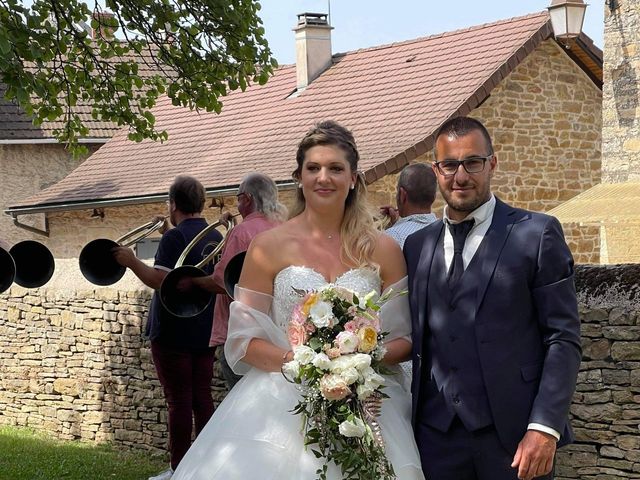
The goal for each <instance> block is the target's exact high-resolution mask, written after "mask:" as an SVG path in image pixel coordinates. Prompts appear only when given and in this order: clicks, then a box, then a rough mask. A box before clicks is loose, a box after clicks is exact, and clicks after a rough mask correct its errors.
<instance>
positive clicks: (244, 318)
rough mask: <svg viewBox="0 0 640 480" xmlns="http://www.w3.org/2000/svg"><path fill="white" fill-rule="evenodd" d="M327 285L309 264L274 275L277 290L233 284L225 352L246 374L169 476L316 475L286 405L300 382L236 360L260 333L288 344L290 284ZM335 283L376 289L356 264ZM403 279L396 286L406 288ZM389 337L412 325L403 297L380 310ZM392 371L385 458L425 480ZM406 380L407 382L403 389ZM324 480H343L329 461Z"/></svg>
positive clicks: (204, 479)
mask: <svg viewBox="0 0 640 480" xmlns="http://www.w3.org/2000/svg"><path fill="white" fill-rule="evenodd" d="M326 284H327V281H326V280H325V279H324V277H323V276H322V275H321V274H320V273H318V272H316V271H315V270H313V269H311V268H307V267H298V266H290V267H287V268H285V269H283V270H282V271H281V272H280V273H278V275H277V276H276V278H275V280H274V289H273V290H274V295H273V297H272V296H270V295H265V294H262V293H258V292H253V291H250V290H246V289H241V288H237V289H236V295H235V298H236V301H235V302H233V303H232V304H231V312H230V320H229V334H228V338H227V343H226V344H225V356H226V358H227V360H228V362H229V364H230V365H231V367H232V368H233V369H234V370H235V371H236V372H237V373H240V374H244V377H243V378H242V380H240V382H239V383H238V384H237V385H236V386H235V387H234V388H233V389H232V390H231V392H229V394H228V395H227V397H226V398H225V400H224V401H223V402H222V403H221V404H220V406H219V407H218V408H217V409H216V411H215V413H214V415H213V417H212V418H211V420H209V423H208V424H207V426H206V427H205V428H204V429H203V431H202V432H201V433H200V435H199V436H198V438H197V439H196V440H195V442H194V443H193V445H192V446H191V448H190V449H189V451H188V452H187V454H186V456H185V457H184V458H183V459H182V461H181V462H180V465H179V466H178V469H177V470H176V472H175V474H174V476H173V477H172V480H214V479H215V480H253V479H259V480H314V479H315V478H317V475H316V470H317V469H318V468H320V467H321V466H322V465H323V461H322V459H316V458H315V456H314V455H313V453H312V452H311V450H310V449H306V448H305V447H304V445H303V437H302V432H301V427H302V418H301V417H300V415H294V414H293V413H291V410H292V409H293V408H294V407H295V405H296V403H297V402H298V400H299V398H300V394H299V392H298V390H297V387H296V386H295V385H293V384H291V383H288V382H287V381H286V380H285V379H284V377H283V376H282V374H281V373H280V372H277V373H268V372H264V371H262V370H258V369H257V368H252V367H250V366H249V365H247V364H245V363H243V362H242V361H241V360H242V358H243V357H244V355H245V352H246V348H247V345H248V344H249V342H250V341H251V339H252V338H263V339H265V340H268V341H270V342H271V343H274V344H275V345H278V346H279V347H281V348H284V349H288V348H289V344H288V341H287V336H286V329H287V325H288V322H289V317H290V314H291V311H292V309H293V307H294V306H295V305H296V303H298V302H299V301H300V297H299V296H297V294H296V293H295V292H294V290H293V288H296V289H301V290H306V291H308V290H315V289H318V288H319V287H322V286H324V285H326ZM334 284H335V285H338V286H341V287H345V288H348V289H351V290H354V291H355V292H357V293H359V294H363V295H364V294H366V293H368V292H370V291H371V290H376V292H378V293H379V292H380V277H379V276H378V274H377V273H375V272H374V271H373V270H371V269H365V268H360V269H353V270H349V271H347V272H346V273H344V274H342V275H341V276H339V277H338V278H337V279H336V280H335V282H334ZM406 285H407V284H406V278H405V279H403V280H401V281H400V282H398V283H397V284H396V285H393V286H392V288H393V289H394V290H397V289H406ZM380 316H381V319H382V329H383V331H387V332H390V333H389V335H388V336H387V337H386V339H385V340H386V341H389V340H392V339H394V338H400V337H405V338H409V337H410V333H411V322H410V318H409V307H408V300H407V296H406V295H404V296H400V297H396V298H394V299H392V300H390V301H389V302H387V303H386V304H385V305H384V306H383V308H382V309H381V311H380ZM402 375H403V373H402V371H401V369H399V368H398V369H397V374H396V375H394V376H387V377H386V385H387V386H386V388H385V389H384V391H385V393H387V394H388V395H389V397H390V398H388V399H386V400H385V401H384V402H383V405H382V412H381V415H380V417H379V418H378V423H379V424H380V427H381V429H382V434H383V437H384V442H385V446H386V453H387V457H388V458H389V460H390V461H391V463H392V464H393V467H394V470H395V473H396V475H397V478H398V479H399V480H422V479H424V476H423V474H422V470H421V468H420V458H419V455H418V450H417V448H416V445H415V441H414V438H413V432H412V429H411V422H410V415H411V395H410V392H409V391H407V389H406V384H407V383H406V382H405V381H404V380H406V379H403V378H401V377H402ZM403 385H404V386H403ZM328 478H330V479H332V480H339V479H341V478H342V475H341V474H340V470H339V468H338V467H337V466H335V465H334V464H331V465H330V466H329V474H328Z"/></svg>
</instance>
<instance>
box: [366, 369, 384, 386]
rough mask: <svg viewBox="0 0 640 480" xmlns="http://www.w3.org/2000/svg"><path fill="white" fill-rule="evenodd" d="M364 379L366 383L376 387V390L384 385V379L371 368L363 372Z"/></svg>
mask: <svg viewBox="0 0 640 480" xmlns="http://www.w3.org/2000/svg"><path fill="white" fill-rule="evenodd" d="M362 378H363V379H364V381H365V383H369V384H371V385H373V386H374V388H378V387H379V386H380V385H384V377H383V376H382V375H379V374H377V373H376V372H375V370H374V369H373V368H371V367H369V368H367V369H365V370H364V371H363V372H362Z"/></svg>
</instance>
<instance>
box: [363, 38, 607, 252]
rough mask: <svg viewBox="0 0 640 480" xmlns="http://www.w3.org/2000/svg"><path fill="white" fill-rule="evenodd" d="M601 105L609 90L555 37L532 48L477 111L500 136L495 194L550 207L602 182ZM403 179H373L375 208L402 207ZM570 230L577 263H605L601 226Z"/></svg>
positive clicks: (436, 208) (439, 209) (522, 203)
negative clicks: (398, 200) (398, 195)
mask: <svg viewBox="0 0 640 480" xmlns="http://www.w3.org/2000/svg"><path fill="white" fill-rule="evenodd" d="M601 102H602V92H601V91H600V90H599V89H598V87H596V86H595V85H594V84H593V82H592V81H591V80H590V79H589V78H588V77H587V76H586V74H585V73H584V72H583V71H582V70H581V69H580V68H579V67H578V66H577V65H575V63H573V61H572V60H570V59H569V57H568V56H567V55H566V54H565V53H564V52H563V51H562V49H561V48H560V47H559V46H558V45H557V44H556V43H555V42H554V41H552V40H548V41H546V42H544V43H543V44H542V45H541V46H540V47H538V48H537V49H536V50H535V51H534V52H533V53H531V54H530V55H529V56H528V57H527V58H526V59H525V60H524V61H523V62H522V63H521V64H520V65H518V66H517V67H516V69H515V70H514V71H513V72H512V73H511V74H510V75H509V76H507V78H505V79H504V80H503V81H502V82H501V83H500V84H499V85H498V86H496V87H495V88H494V90H493V91H492V92H491V96H490V97H489V98H488V99H487V100H486V101H485V102H484V103H483V104H482V105H480V107H478V108H476V109H475V110H474V111H472V112H471V114H470V116H473V117H476V118H478V119H480V120H482V122H483V123H484V124H485V125H486V127H487V129H488V130H489V133H490V134H491V137H492V139H493V141H494V146H495V151H496V155H497V157H498V166H497V171H496V173H495V175H494V177H493V180H492V188H493V191H494V192H495V193H496V195H498V196H499V197H500V198H501V199H503V200H504V201H506V202H508V203H511V204H512V205H514V206H517V207H520V208H526V209H529V210H534V211H540V212H546V211H548V210H551V209H552V208H554V207H556V206H558V205H559V204H561V203H563V202H565V201H567V200H569V199H570V198H572V197H574V196H576V195H578V194H579V193H581V192H583V191H585V190H587V189H589V188H591V187H592V186H594V185H596V184H597V183H599V182H600V157H601V154H600V150H601V135H600V129H601V125H602V119H601V115H602V111H601ZM432 158H433V157H432V154H431V152H429V153H427V154H426V155H423V156H422V157H420V158H418V159H417V161H419V162H431V161H432ZM396 183H397V175H388V176H386V177H385V178H383V179H381V180H379V181H378V182H376V183H374V184H373V185H372V186H371V188H370V190H371V193H372V194H371V196H372V199H373V201H374V202H375V203H374V205H384V204H395V188H396ZM442 207H443V202H442V199H441V198H440V195H439V194H438V197H437V199H436V203H435V204H434V207H433V211H434V213H436V214H437V215H438V216H442ZM564 227H565V235H566V237H567V241H568V243H569V245H570V246H571V248H572V252H573V254H574V257H575V258H576V261H577V262H580V263H599V245H600V237H599V231H598V229H595V228H577V227H576V226H575V225H565V226H564Z"/></svg>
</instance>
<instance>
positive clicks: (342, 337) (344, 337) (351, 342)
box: [336, 330, 359, 353]
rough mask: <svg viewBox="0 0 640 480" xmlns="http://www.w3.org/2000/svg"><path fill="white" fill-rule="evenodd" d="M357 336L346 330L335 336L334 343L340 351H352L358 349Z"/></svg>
mask: <svg viewBox="0 0 640 480" xmlns="http://www.w3.org/2000/svg"><path fill="white" fill-rule="evenodd" d="M358 343H359V340H358V336H357V335H356V334H354V333H352V332H347V331H346V330H345V331H343V332H340V333H339V334H338V335H337V336H336V345H337V346H338V348H339V349H340V353H353V352H355V351H356V350H357V349H358Z"/></svg>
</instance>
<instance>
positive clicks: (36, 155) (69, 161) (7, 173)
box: [0, 144, 100, 245]
mask: <svg viewBox="0 0 640 480" xmlns="http://www.w3.org/2000/svg"><path fill="white" fill-rule="evenodd" d="M99 146H100V145H88V147H89V154H91V153H93V152H95V151H96V150H97V149H98V148H99ZM84 158H85V157H83V158H80V159H74V158H73V157H72V156H71V154H70V153H69V152H68V151H67V150H65V148H64V146H62V145H59V144H33V145H0V184H1V185H2V189H0V232H2V233H1V234H0V237H1V238H3V239H4V240H6V241H7V242H8V243H9V245H13V244H14V243H17V242H19V241H22V240H37V241H40V240H41V239H42V238H44V237H42V236H40V235H36V234H33V233H30V232H27V231H26V230H23V229H20V228H18V227H15V226H14V225H13V220H12V219H11V217H10V216H8V215H4V213H3V211H4V210H5V209H6V208H7V207H9V206H10V205H18V204H19V203H20V200H23V199H25V198H27V197H30V196H31V195H34V194H35V193H37V192H39V191H40V190H42V189H44V188H46V187H48V186H50V185H52V184H54V183H56V182H57V181H59V180H61V179H62V178H64V177H66V176H67V174H69V173H70V172H71V171H72V170H74V169H75V168H76V167H77V166H78V165H80V164H81V163H82V161H83V160H84ZM20 221H21V222H22V223H26V224H28V225H31V226H36V227H38V228H41V229H43V228H44V216H43V215H42V214H40V215H25V216H21V217H20Z"/></svg>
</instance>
